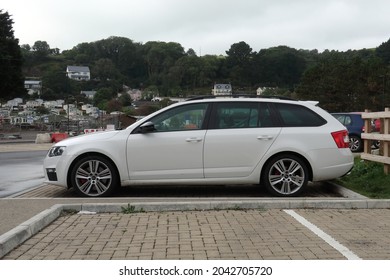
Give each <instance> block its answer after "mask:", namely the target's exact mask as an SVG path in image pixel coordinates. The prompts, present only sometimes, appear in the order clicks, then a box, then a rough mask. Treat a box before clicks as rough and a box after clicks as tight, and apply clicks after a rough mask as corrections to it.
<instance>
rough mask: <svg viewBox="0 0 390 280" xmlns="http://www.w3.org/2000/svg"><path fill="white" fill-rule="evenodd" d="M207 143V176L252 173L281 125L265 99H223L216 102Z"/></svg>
mask: <svg viewBox="0 0 390 280" xmlns="http://www.w3.org/2000/svg"><path fill="white" fill-rule="evenodd" d="M213 106H214V107H213V111H212V114H211V116H212V121H211V124H210V126H211V128H212V129H209V130H208V131H207V135H206V139H205V147H204V168H205V178H233V177H247V176H249V175H250V174H251V173H252V172H253V170H254V169H255V167H256V166H257V164H258V163H259V161H260V160H261V158H262V157H263V156H264V154H265V153H266V152H267V150H268V149H269V148H270V146H271V145H272V143H273V142H274V141H275V139H276V138H277V136H278V135H279V133H280V131H281V128H280V127H275V125H274V121H273V120H272V117H271V111H270V109H269V107H268V105H267V104H266V103H260V102H221V103H216V104H214V105H213Z"/></svg>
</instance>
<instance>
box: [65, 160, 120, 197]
mask: <svg viewBox="0 0 390 280" xmlns="http://www.w3.org/2000/svg"><path fill="white" fill-rule="evenodd" d="M70 176H71V178H70V181H71V184H72V187H73V188H74V189H75V190H76V192H77V193H79V194H80V195H82V196H88V197H101V196H108V195H110V194H111V193H112V192H113V191H114V189H115V188H116V186H117V185H118V184H119V179H118V177H119V176H118V175H117V171H116V168H115V167H114V165H113V164H112V163H111V161H109V160H107V159H106V158H104V157H102V156H99V155H94V156H87V157H84V158H82V159H80V160H79V161H78V162H77V163H76V164H75V165H74V167H73V169H72V172H71V174H70Z"/></svg>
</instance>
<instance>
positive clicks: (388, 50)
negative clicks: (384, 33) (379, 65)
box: [376, 39, 390, 64]
mask: <svg viewBox="0 0 390 280" xmlns="http://www.w3.org/2000/svg"><path fill="white" fill-rule="evenodd" d="M376 54H377V56H378V57H380V58H381V59H382V60H383V62H384V63H386V64H390V39H389V40H388V41H387V42H384V43H382V44H381V45H380V46H379V47H378V48H377V49H376Z"/></svg>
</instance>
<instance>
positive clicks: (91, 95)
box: [80, 90, 96, 99]
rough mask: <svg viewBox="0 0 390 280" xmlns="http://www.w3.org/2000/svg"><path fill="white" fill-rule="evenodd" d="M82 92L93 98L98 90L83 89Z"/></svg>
mask: <svg viewBox="0 0 390 280" xmlns="http://www.w3.org/2000/svg"><path fill="white" fill-rule="evenodd" d="M80 94H84V95H85V97H87V98H88V99H93V98H94V97H95V94H96V90H82V91H81V92H80Z"/></svg>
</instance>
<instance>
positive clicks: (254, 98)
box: [179, 95, 319, 106]
mask: <svg viewBox="0 0 390 280" xmlns="http://www.w3.org/2000/svg"><path fill="white" fill-rule="evenodd" d="M192 101H201V102H202V101H204V102H236V101H239V102H245V101H247V102H248V101H250V102H278V103H290V104H294V103H295V104H302V103H307V104H311V105H314V106H315V105H317V104H318V103H319V102H318V101H312V100H295V99H292V98H289V97H285V96H273V95H272V96H264V95H201V96H192V97H189V98H188V99H186V100H185V101H184V102H186V103H187V102H192ZM179 103H183V102H179Z"/></svg>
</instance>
